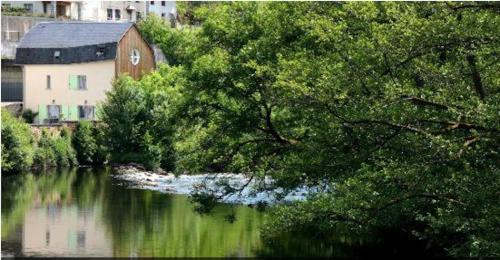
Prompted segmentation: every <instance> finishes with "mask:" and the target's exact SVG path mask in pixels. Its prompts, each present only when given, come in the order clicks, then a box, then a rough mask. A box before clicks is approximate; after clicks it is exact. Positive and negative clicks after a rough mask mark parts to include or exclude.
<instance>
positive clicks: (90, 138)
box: [73, 121, 97, 165]
mask: <svg viewBox="0 0 500 260" xmlns="http://www.w3.org/2000/svg"><path fill="white" fill-rule="evenodd" d="M92 128H93V127H92V123H90V122H88V121H81V122H79V123H78V126H77V127H76V130H75V133H74V135H73V146H74V147H75V150H76V154H77V159H78V162H79V163H80V164H87V165H88V164H93V163H94V161H93V158H94V155H95V153H96V151H97V144H96V140H95V138H94V134H93V131H92Z"/></svg>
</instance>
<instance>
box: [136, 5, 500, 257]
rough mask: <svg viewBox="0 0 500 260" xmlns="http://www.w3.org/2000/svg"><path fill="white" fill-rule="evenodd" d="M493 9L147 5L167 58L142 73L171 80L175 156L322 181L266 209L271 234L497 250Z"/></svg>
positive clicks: (148, 28) (154, 38) (498, 21)
mask: <svg viewBox="0 0 500 260" xmlns="http://www.w3.org/2000/svg"><path fill="white" fill-rule="evenodd" d="M499 10H500V6H499V5H498V4H496V3H474V2H468V3H391V2H384V3H381V2H379V3H335V2H294V3H280V2H271V3H267V2H266V3H264V2H251V3H248V2H237V3H223V4H218V5H216V6H215V7H212V8H211V9H210V11H209V12H205V13H203V15H204V17H202V18H200V19H202V20H203V23H202V25H201V27H199V28H191V29H184V30H176V29H169V28H168V26H167V25H166V24H165V23H164V22H162V21H161V20H159V18H158V17H154V16H150V17H148V18H147V19H146V20H145V21H143V22H141V24H139V28H140V29H141V31H142V33H143V34H144V35H145V37H146V38H147V39H148V40H149V41H151V42H154V43H156V44H159V46H161V47H162V49H163V51H164V53H165V54H166V56H167V59H168V60H169V63H170V66H168V67H165V68H164V70H163V72H160V73H159V75H157V76H158V79H157V82H158V84H153V85H155V86H157V89H165V90H168V91H170V95H172V93H174V92H175V95H174V96H175V102H173V101H169V107H170V108H169V109H171V111H170V112H169V116H170V118H171V121H170V122H171V125H170V126H171V127H172V128H171V129H172V130H171V131H165V133H171V134H172V135H173V137H172V140H173V141H172V143H173V144H172V145H173V149H174V153H175V167H176V170H177V171H178V172H192V173H196V172H200V171H212V172H222V171H231V172H241V173H249V174H252V175H253V176H254V177H255V178H262V177H264V176H272V177H273V178H274V179H275V180H276V182H275V185H277V186H280V187H283V188H285V189H289V188H293V187H296V186H297V185H302V184H308V185H315V184H318V183H323V184H324V183H328V184H331V189H328V191H325V192H323V193H320V194H318V195H316V196H314V197H312V198H310V199H309V200H308V201H306V202H300V203H295V204H292V205H288V206H281V207H278V208H277V209H276V210H275V213H274V214H275V217H274V218H271V223H270V224H269V225H268V228H266V229H265V231H266V232H265V234H266V235H267V236H268V237H270V238H272V237H273V236H279V235H280V234H283V233H286V232H293V231H295V232H297V231H300V230H309V231H313V232H319V233H323V234H328V233H331V232H334V230H335V227H336V225H337V223H344V224H347V225H348V226H349V227H350V228H351V230H352V231H354V232H369V231H371V230H375V229H377V228H381V227H382V228H383V227H397V228H400V229H402V230H405V231H406V232H407V233H409V234H412V235H414V236H416V237H418V238H423V239H429V240H431V241H432V242H434V243H437V244H439V245H440V246H442V247H444V248H446V249H447V250H448V252H449V253H450V254H453V255H462V256H478V255H497V256H498V255H499V254H500V251H499V249H500V244H499V241H500V237H499V234H500V230H499V228H500V217H499V216H500V205H499V200H498V198H499V195H500V194H499V190H500V177H499V164H498V162H499V161H500V157H499V154H498V151H499V131H500V127H499V124H500V120H499V116H500V114H499V102H500V93H499V90H500V88H499V83H500V75H499V74H498V71H499V69H500V63H499V62H498V54H499V51H500V49H499V48H500V45H499V38H498V35H500V16H499ZM171 71H173V72H174V73H175V77H172V72H171ZM161 77H166V78H168V79H169V80H167V81H161V80H160V78H161ZM149 80H151V79H149ZM174 90H175V91H174ZM155 91H156V90H155ZM146 111H147V110H146ZM148 118H149V117H148ZM444 237H446V239H443V238H444Z"/></svg>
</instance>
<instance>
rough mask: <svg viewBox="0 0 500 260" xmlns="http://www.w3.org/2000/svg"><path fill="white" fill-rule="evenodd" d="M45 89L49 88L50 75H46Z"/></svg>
mask: <svg viewBox="0 0 500 260" xmlns="http://www.w3.org/2000/svg"><path fill="white" fill-rule="evenodd" d="M47 89H50V75H47Z"/></svg>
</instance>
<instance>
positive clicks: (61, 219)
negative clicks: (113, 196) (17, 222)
mask: <svg viewBox="0 0 500 260" xmlns="http://www.w3.org/2000/svg"><path fill="white" fill-rule="evenodd" d="M23 228H24V229H23V235H22V238H23V242H22V246H23V254H24V255H26V256H31V255H32V254H36V255H40V256H101V257H110V256H112V255H113V252H112V241H111V240H110V239H109V238H107V237H106V234H105V233H104V230H105V228H104V227H103V224H102V223H100V222H99V220H98V219H97V217H96V216H95V215H94V214H93V213H92V210H90V211H88V210H85V211H82V210H79V209H78V207H76V206H72V207H68V206H64V207H62V206H60V205H55V204H49V206H47V207H43V208H40V207H35V208H32V209H31V210H30V211H28V212H27V213H26V214H25V218H24V225H23Z"/></svg>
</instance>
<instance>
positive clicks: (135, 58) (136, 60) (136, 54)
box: [130, 49, 141, 66]
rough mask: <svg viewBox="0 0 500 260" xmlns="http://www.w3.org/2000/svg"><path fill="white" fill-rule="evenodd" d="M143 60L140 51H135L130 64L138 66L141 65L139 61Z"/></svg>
mask: <svg viewBox="0 0 500 260" xmlns="http://www.w3.org/2000/svg"><path fill="white" fill-rule="evenodd" d="M140 59H141V54H140V53H139V50H137V49H133V50H132V52H131V53H130V62H132V65H134V66H135V65H137V64H139V60H140Z"/></svg>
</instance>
